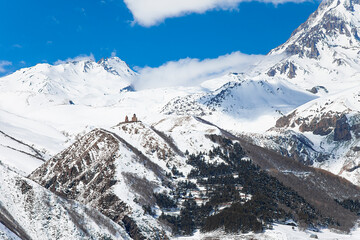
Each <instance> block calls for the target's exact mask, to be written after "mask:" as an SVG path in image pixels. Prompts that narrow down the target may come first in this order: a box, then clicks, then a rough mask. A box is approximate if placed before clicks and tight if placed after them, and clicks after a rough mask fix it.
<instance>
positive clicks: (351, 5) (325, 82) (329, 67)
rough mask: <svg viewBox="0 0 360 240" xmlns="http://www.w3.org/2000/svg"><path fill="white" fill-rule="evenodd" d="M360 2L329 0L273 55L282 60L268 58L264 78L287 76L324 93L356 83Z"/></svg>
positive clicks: (306, 87) (291, 80) (298, 83)
mask: <svg viewBox="0 0 360 240" xmlns="http://www.w3.org/2000/svg"><path fill="white" fill-rule="evenodd" d="M359 11H360V2H359V1H357V0H326V1H323V2H322V3H321V4H320V6H319V8H318V9H317V10H316V11H315V12H314V13H313V14H311V16H310V17H309V19H308V20H307V21H306V22H305V23H303V24H302V25H301V26H300V27H299V28H297V29H296V30H295V31H294V32H293V33H292V35H291V37H290V38H289V40H288V41H287V42H286V43H284V44H283V45H281V46H279V47H277V48H275V49H273V50H272V51H271V52H270V53H269V56H272V57H275V56H278V57H279V56H282V59H281V60H280V61H276V63H274V62H271V61H270V62H266V61H265V62H264V63H262V64H261V65H262V66H261V67H260V68H258V69H256V70H255V71H256V72H259V71H260V72H263V74H260V78H264V77H265V78H266V75H268V76H269V77H270V78H286V79H288V80H289V81H290V82H292V83H294V84H296V85H298V86H300V87H302V88H303V89H308V90H309V91H311V92H313V93H315V94H320V95H323V94H324V93H326V92H327V91H329V92H330V93H335V92H337V91H338V90H340V89H342V90H344V89H346V88H351V87H353V86H356V85H357V84H358V83H357V79H358V78H359V71H360V64H359V60H360V37H359V34H360V33H359V32H360V16H359Z"/></svg>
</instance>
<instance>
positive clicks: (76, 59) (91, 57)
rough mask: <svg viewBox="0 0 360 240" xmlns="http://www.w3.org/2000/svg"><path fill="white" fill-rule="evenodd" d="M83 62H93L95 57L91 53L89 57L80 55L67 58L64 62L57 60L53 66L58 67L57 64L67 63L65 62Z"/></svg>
mask: <svg viewBox="0 0 360 240" xmlns="http://www.w3.org/2000/svg"><path fill="white" fill-rule="evenodd" d="M83 60H90V61H95V57H94V55H93V54H92V53H90V55H86V54H81V55H79V56H77V57H74V58H68V59H66V60H57V61H56V62H54V64H55V65H58V64H63V63H67V62H77V61H83Z"/></svg>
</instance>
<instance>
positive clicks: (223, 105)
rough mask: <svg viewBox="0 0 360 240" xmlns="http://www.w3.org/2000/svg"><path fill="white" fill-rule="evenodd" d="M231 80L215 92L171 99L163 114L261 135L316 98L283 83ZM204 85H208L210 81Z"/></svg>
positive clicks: (234, 75) (237, 78)
mask: <svg viewBox="0 0 360 240" xmlns="http://www.w3.org/2000/svg"><path fill="white" fill-rule="evenodd" d="M231 77H232V81H230V82H228V83H226V84H224V85H223V86H222V87H220V88H218V89H216V90H214V91H211V92H208V93H199V94H192V95H188V96H186V97H178V98H175V99H173V100H172V101H171V102H169V103H168V104H167V105H165V107H164V108H163V110H162V113H164V114H167V115H172V114H173V115H183V116H186V115H195V116H202V117H203V118H205V119H206V120H208V121H210V122H213V123H215V124H217V125H219V126H220V127H222V128H225V129H228V130H236V131H247V132H264V131H266V130H267V129H268V128H270V127H271V126H273V125H274V124H275V121H276V119H277V118H278V117H280V116H281V115H282V114H285V113H288V112H289V111H291V110H293V109H294V108H296V107H298V106H300V105H302V104H304V103H306V102H308V101H310V100H312V99H314V98H316V96H314V95H312V94H310V93H307V92H305V91H302V90H299V89H297V88H296V87H294V86H292V85H291V84H289V83H287V82H285V81H280V80H279V81H277V80H275V81H274V80H271V81H255V80H246V79H244V78H243V76H242V75H238V74H231ZM224 78H225V79H228V78H229V76H225V77H224ZM204 84H205V85H206V84H208V85H210V86H211V82H210V84H209V82H206V83H204Z"/></svg>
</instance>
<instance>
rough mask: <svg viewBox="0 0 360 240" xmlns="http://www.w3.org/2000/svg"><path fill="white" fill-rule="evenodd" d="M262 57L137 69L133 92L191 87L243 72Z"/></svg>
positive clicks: (237, 55)
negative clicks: (231, 73) (230, 73)
mask: <svg viewBox="0 0 360 240" xmlns="http://www.w3.org/2000/svg"><path fill="white" fill-rule="evenodd" d="M263 58H264V56H263V55H246V54H243V53H240V52H233V53H231V54H227V55H223V56H220V57H217V58H213V59H205V60H199V59H193V58H185V59H181V60H179V61H170V62H167V63H165V64H163V65H161V66H160V67H157V68H151V67H145V68H137V69H136V70H137V72H138V73H139V75H138V79H137V80H136V81H135V83H134V87H135V89H137V90H142V89H148V88H159V87H172V86H195V85H198V84H200V83H201V82H203V81H205V80H208V79H211V78H215V77H218V76H221V75H225V74H227V73H229V72H244V71H246V70H248V69H249V68H251V67H252V66H253V65H254V64H256V63H257V62H259V61H260V60H261V59H263Z"/></svg>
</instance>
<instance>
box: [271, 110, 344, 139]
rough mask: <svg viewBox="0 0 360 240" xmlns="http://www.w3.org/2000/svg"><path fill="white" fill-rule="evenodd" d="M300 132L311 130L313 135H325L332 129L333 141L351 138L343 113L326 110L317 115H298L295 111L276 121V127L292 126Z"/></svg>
mask: <svg viewBox="0 0 360 240" xmlns="http://www.w3.org/2000/svg"><path fill="white" fill-rule="evenodd" d="M296 125H297V126H299V130H300V132H312V133H313V134H315V135H320V136H327V135H329V134H330V133H332V132H333V131H334V141H348V140H351V133H350V131H351V127H350V125H349V123H348V119H347V117H346V115H344V114H338V113H334V112H327V113H325V114H322V115H321V116H318V117H313V118H310V117H298V116H296V111H294V112H292V113H290V114H288V115H286V116H282V117H281V118H279V119H278V120H277V121H276V127H277V128H289V127H292V128H294V127H295V126H296Z"/></svg>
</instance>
